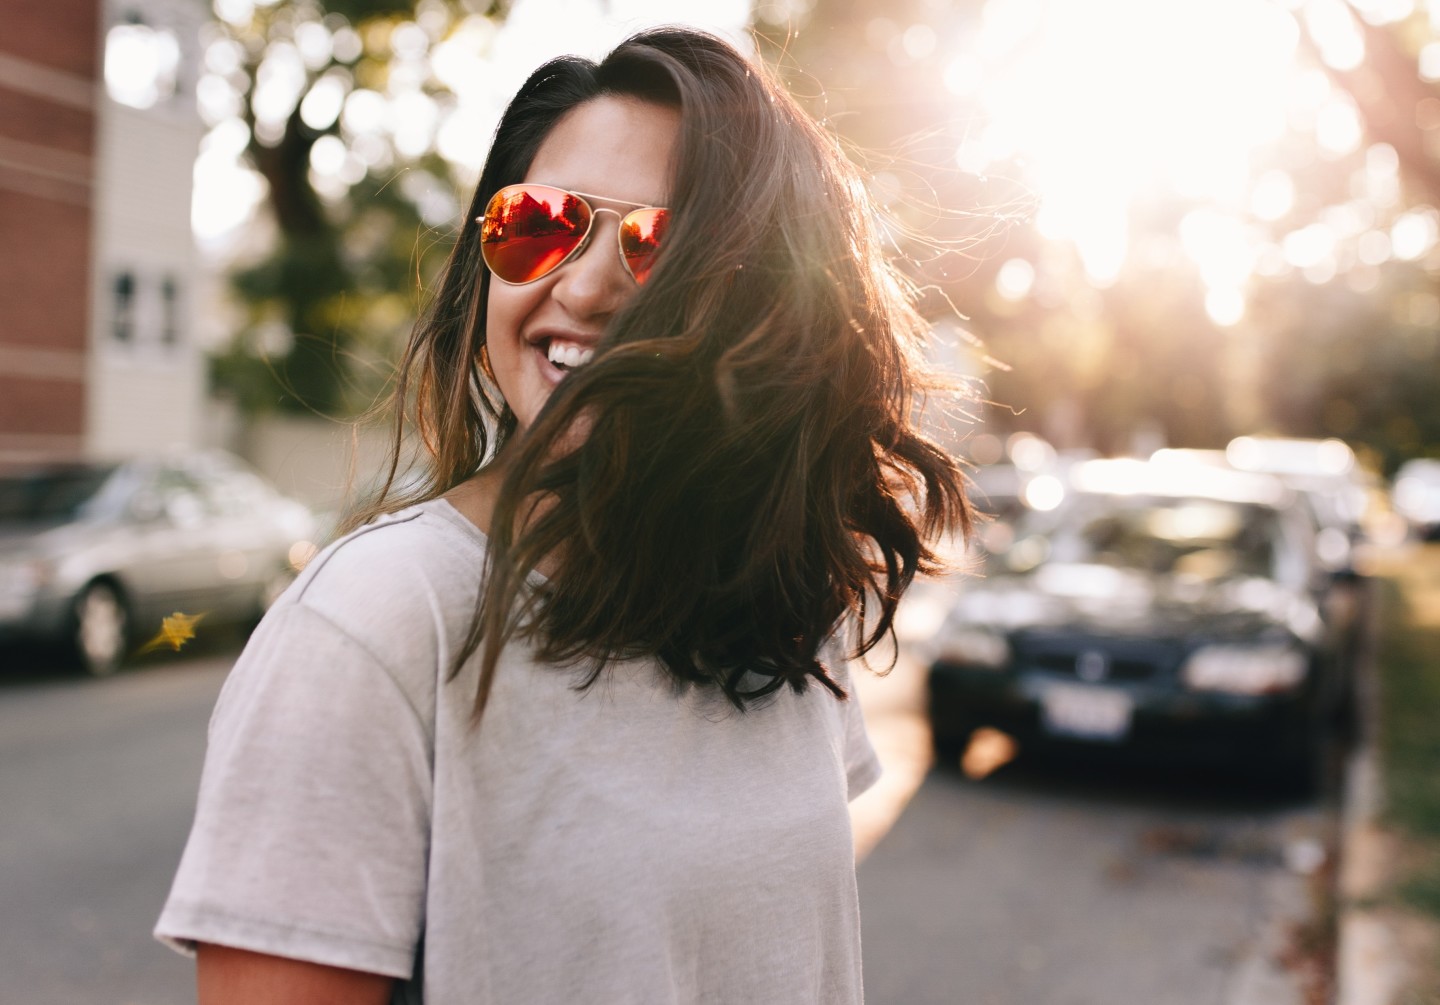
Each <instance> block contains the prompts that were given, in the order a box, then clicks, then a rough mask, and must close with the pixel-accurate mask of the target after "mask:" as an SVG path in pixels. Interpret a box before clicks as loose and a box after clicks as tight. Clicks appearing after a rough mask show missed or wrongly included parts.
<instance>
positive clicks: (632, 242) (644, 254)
mask: <svg viewBox="0 0 1440 1005" xmlns="http://www.w3.org/2000/svg"><path fill="white" fill-rule="evenodd" d="M669 223H670V214H669V212H668V211H666V210H663V209H637V210H636V211H635V212H633V213H630V214H629V215H627V216H626V217H625V219H624V221H623V222H622V223H621V225H620V253H621V254H622V255H624V256H625V265H626V266H627V267H628V268H629V269H630V274H631V275H632V276H634V277H635V281H636V282H637V283H643V282H644V281H645V280H646V279H647V278H648V277H649V275H650V270H651V268H653V267H654V265H655V253H656V252H657V251H659V250H660V244H661V242H663V241H664V239H665V228H666V226H668V225H669Z"/></svg>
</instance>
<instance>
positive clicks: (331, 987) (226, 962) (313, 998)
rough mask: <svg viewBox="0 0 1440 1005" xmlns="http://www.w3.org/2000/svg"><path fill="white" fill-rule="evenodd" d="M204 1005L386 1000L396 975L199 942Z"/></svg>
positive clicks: (381, 1003)
mask: <svg viewBox="0 0 1440 1005" xmlns="http://www.w3.org/2000/svg"><path fill="white" fill-rule="evenodd" d="M195 975H196V983H197V985H198V988H199V998H200V1005H255V1003H257V1002H264V1003H265V1005H387V1003H388V1002H389V1001H390V992H391V989H392V987H393V986H394V983H395V978H393V977H386V976H384V975H383V974H367V973H362V972H361V971H359V970H345V969H343V968H341V967H329V966H325V965H324V964H321V963H307V962H305V961H304V960H289V959H286V958H284V957H283V956H267V955H266V954H264V953H252V952H249V951H248V950H244V949H231V948H230V947H229V946H216V945H211V944H209V943H201V944H200V947H199V954H198V959H197V961H196V966H195Z"/></svg>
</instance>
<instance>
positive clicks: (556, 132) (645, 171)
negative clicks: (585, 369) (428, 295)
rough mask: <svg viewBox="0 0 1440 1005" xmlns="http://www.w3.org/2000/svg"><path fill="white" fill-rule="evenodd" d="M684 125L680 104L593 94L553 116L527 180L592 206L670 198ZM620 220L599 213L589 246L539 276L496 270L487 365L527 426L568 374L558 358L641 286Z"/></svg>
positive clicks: (585, 346)
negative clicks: (515, 279) (523, 280)
mask: <svg viewBox="0 0 1440 1005" xmlns="http://www.w3.org/2000/svg"><path fill="white" fill-rule="evenodd" d="M679 133H680V113H679V111H678V110H677V109H673V108H669V107H667V106H665V105H656V104H651V103H649V102H645V101H640V100H639V99H636V98H627V97H615V96H607V97H601V98H595V99H593V100H591V101H587V102H586V103H585V104H583V105H578V106H576V107H575V108H573V109H571V110H570V111H569V112H567V113H566V114H565V115H564V116H563V117H562V118H561V119H560V121H559V122H557V123H556V124H555V127H554V128H553V129H551V130H550V134H549V135H548V136H546V137H545V140H544V141H543V142H542V143H541V144H540V149H539V150H538V151H537V152H536V154H535V160H534V162H533V163H532V164H531V165H530V170H529V172H527V173H526V175H525V177H524V179H523V180H524V181H527V182H534V183H537V184H544V185H552V186H554V187H556V188H562V189H568V190H570V191H572V192H584V193H586V198H587V200H588V201H589V202H590V204H591V205H592V206H593V207H594V208H596V209H613V210H618V211H619V213H620V214H623V213H626V212H628V211H629V210H631V209H633V208H634V206H633V205H629V204H634V203H638V204H642V205H647V206H664V205H666V201H667V200H668V198H669V195H670V163H671V154H672V153H673V152H674V148H675V143H676V140H677V139H678V137H679ZM591 195H594V196H603V197H606V198H590V196H591ZM611 199H614V200H623V202H611V201H609V200H611ZM618 226H619V216H618V215H617V214H616V213H597V214H596V215H595V220H594V223H593V224H592V230H591V233H590V239H589V243H588V244H587V245H586V246H585V248H584V250H583V251H581V253H580V254H578V255H576V256H575V257H573V258H571V259H570V260H569V261H567V262H566V263H565V264H564V265H562V266H560V267H559V268H558V269H556V270H555V271H554V272H551V273H550V274H549V275H547V276H544V277H542V278H540V279H537V280H536V281H535V282H533V283H529V284H527V285H525V286H508V285H506V284H505V283H502V282H500V281H499V280H497V279H495V278H494V277H491V280H490V295H489V301H488V303H487V304H486V307H485V339H486V344H487V346H488V350H489V355H490V367H491V369H492V370H493V371H494V374H495V380H496V382H497V383H498V384H499V385H500V393H501V394H503V395H504V396H505V402H506V404H508V405H509V406H510V410H511V411H513V412H514V413H515V417H516V419H517V420H518V422H519V426H520V428H521V429H525V428H527V427H529V425H530V424H531V423H532V422H533V421H535V416H536V415H537V414H538V413H539V411H540V407H541V406H542V405H544V404H545V399H547V398H548V397H549V396H550V392H551V391H552V390H553V389H554V388H555V385H556V384H558V383H559V382H560V381H561V380H562V379H564V377H565V374H566V372H567V371H566V369H565V368H564V367H563V366H557V365H556V364H554V363H552V362H550V360H551V358H552V357H554V356H556V355H557V352H558V354H559V355H560V356H562V357H563V356H565V355H569V357H570V358H571V359H574V358H575V352H576V351H577V350H578V351H579V352H580V353H588V351H589V350H592V349H593V348H594V346H595V343H596V342H598V341H599V339H600V335H601V333H602V332H604V330H605V326H606V324H607V323H608V322H609V320H610V318H611V316H612V315H614V313H615V312H616V311H618V310H619V309H620V308H621V307H623V306H624V305H625V303H626V302H627V301H628V300H629V299H630V298H631V297H632V296H634V295H635V290H636V289H637V287H636V285H635V280H634V279H632V278H631V277H630V273H629V271H627V270H626V268H625V265H624V263H622V262H621V260H620V252H619V245H618V238H617V235H616V228H617V227H618ZM586 358H588V356H587V357H586ZM582 365H583V364H582Z"/></svg>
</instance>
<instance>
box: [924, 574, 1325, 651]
mask: <svg viewBox="0 0 1440 1005" xmlns="http://www.w3.org/2000/svg"><path fill="white" fill-rule="evenodd" d="M951 617H952V621H953V622H955V623H959V624H969V625H976V626H984V627H986V628H990V629H992V630H996V631H1003V632H1012V631H1017V630H1021V629H1054V630H1062V631H1075V632H1082V633H1086V634H1091V633H1093V634H1097V635H1104V636H1110V637H1122V638H1124V637H1132V638H1139V637H1143V638H1148V639H1177V640H1179V639H1187V638H1194V637H1195V636H1197V635H1198V636H1205V637H1209V638H1215V639H1226V638H1254V637H1256V636H1257V635H1260V634H1262V633H1265V632H1267V631H1274V630H1275V629H1277V628H1283V629H1286V630H1288V631H1290V632H1292V633H1294V634H1295V635H1297V636H1299V637H1300V638H1302V639H1306V640H1314V639H1316V638H1318V637H1319V633H1320V630H1321V627H1320V618H1319V613H1318V611H1317V610H1316V607H1315V604H1314V603H1313V602H1312V601H1310V599H1309V598H1308V597H1305V596H1302V595H1300V594H1297V593H1296V592H1295V591H1293V590H1289V589H1287V588H1286V587H1284V586H1283V585H1281V584H1279V583H1276V582H1275V581H1273V580H1270V579H1264V578H1258V577H1239V576H1237V577H1230V578H1225V579H1217V580H1201V579H1197V578H1195V577H1188V576H1184V577H1182V576H1174V575H1153V574H1147V573H1143V572H1140V571H1137V570H1130V569H1117V568H1113V567H1111V566H1104V565H1066V564H1060V563H1052V564H1047V565H1044V566H1041V567H1040V568H1039V569H1036V570H1035V571H1034V572H1031V573H1028V574H1025V575H1002V576H996V577H994V578H992V579H986V580H981V581H978V582H971V583H970V584H967V586H966V587H965V591H964V593H963V594H962V595H961V596H960V597H959V598H958V599H957V601H956V604H955V607H954V610H953V612H952V615H951Z"/></svg>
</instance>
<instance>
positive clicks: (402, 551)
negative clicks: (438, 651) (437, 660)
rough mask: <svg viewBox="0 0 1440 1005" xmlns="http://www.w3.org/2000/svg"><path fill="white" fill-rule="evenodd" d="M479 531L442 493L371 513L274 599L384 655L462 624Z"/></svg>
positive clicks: (469, 605) (477, 574)
mask: <svg viewBox="0 0 1440 1005" xmlns="http://www.w3.org/2000/svg"><path fill="white" fill-rule="evenodd" d="M486 547H487V545H486V540H485V536H484V535H483V534H482V533H481V532H480V530H479V528H477V527H476V526H475V525H474V524H472V523H470V522H469V521H468V520H467V519H466V518H465V517H463V516H461V515H460V514H459V513H458V512H456V511H455V509H454V508H453V507H452V506H450V505H449V504H448V503H446V502H445V501H444V500H440V499H434V500H430V501H429V502H425V503H421V504H419V505H416V506H411V507H408V508H406V509H403V510H399V511H397V512H395V513H391V514H387V515H385V516H382V517H379V518H377V519H376V520H375V521H374V522H372V523H369V524H366V525H365V526H363V527H360V528H358V529H356V530H353V531H351V532H350V533H349V534H346V535H345V536H344V537H341V538H339V539H338V540H336V541H334V542H332V543H331V544H330V545H328V546H327V547H326V548H325V549H324V550H322V551H321V552H320V553H319V554H318V555H316V556H315V558H314V559H312V560H311V562H310V564H309V565H308V566H306V568H305V570H304V572H302V573H301V574H300V576H299V577H298V578H297V579H296V581H295V582H294V583H293V584H292V585H291V587H290V588H289V589H288V590H287V591H286V592H285V594H284V596H283V597H281V599H280V600H279V601H278V602H277V605H276V607H277V608H279V609H284V608H285V607H287V606H291V605H293V606H300V607H303V608H305V609H306V610H307V611H309V612H310V613H312V614H315V615H318V616H319V617H321V618H323V619H324V620H326V621H328V622H330V623H331V624H332V625H334V626H335V627H336V628H337V629H339V630H340V631H342V632H344V633H345V634H347V635H349V636H351V637H352V638H354V639H356V640H358V641H359V642H361V643H362V644H364V645H365V646H366V647H367V648H369V649H370V650H371V651H372V652H374V653H375V654H376V655H377V657H380V658H381V659H385V657H386V656H387V655H390V654H393V656H394V658H396V659H401V660H405V661H413V660H414V656H415V655H416V651H417V648H419V649H420V650H421V651H424V650H425V649H428V648H430V646H428V645H425V643H426V642H430V641H431V640H434V643H436V644H443V642H444V641H445V640H447V639H448V638H449V637H450V636H451V635H453V634H454V633H455V632H456V631H461V632H463V630H464V628H465V627H466V626H467V625H468V622H469V618H470V616H471V615H472V614H473V612H474V609H475V603H476V597H477V596H478V590H479V586H480V578H481V575H482V572H483V570H484V564H485V555H486Z"/></svg>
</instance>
